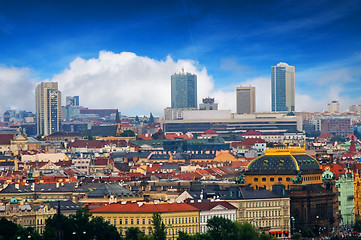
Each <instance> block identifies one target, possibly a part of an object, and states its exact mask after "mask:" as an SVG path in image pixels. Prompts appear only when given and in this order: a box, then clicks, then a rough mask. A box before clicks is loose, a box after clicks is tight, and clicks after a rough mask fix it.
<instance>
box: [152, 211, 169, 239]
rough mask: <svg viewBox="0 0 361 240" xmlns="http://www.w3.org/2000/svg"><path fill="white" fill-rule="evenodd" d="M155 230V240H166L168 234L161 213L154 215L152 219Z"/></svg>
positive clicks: (153, 232)
mask: <svg viewBox="0 0 361 240" xmlns="http://www.w3.org/2000/svg"><path fill="white" fill-rule="evenodd" d="M152 224H153V229H152V239H154V240H166V236H167V232H166V229H165V225H164V223H163V221H162V217H161V216H160V214H159V213H153V219H152Z"/></svg>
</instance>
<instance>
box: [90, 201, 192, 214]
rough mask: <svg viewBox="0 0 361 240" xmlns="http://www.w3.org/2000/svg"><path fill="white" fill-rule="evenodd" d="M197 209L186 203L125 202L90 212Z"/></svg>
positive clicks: (153, 211)
mask: <svg viewBox="0 0 361 240" xmlns="http://www.w3.org/2000/svg"><path fill="white" fill-rule="evenodd" d="M189 211H199V210H198V209H197V208H195V207H193V206H191V205H189V204H187V203H162V204H150V203H143V204H142V203H139V204H138V203H127V204H120V203H115V204H109V205H106V206H103V207H100V208H97V209H93V210H91V211H90V212H92V213H107V212H114V213H155V212H158V213H166V212H189Z"/></svg>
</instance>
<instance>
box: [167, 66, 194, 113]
mask: <svg viewBox="0 0 361 240" xmlns="http://www.w3.org/2000/svg"><path fill="white" fill-rule="evenodd" d="M171 85H172V87H171V96H172V97H171V98H172V99H171V106H172V108H197V75H195V74H191V73H188V72H187V73H185V72H184V70H183V69H182V72H181V73H175V74H173V75H172V77H171Z"/></svg>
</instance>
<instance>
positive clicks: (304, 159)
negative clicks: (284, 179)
mask: <svg viewBox="0 0 361 240" xmlns="http://www.w3.org/2000/svg"><path fill="white" fill-rule="evenodd" d="M299 170H301V171H302V172H304V171H306V172H307V171H314V170H316V171H320V165H319V164H318V162H317V160H316V159H314V158H312V157H311V156H309V155H307V154H293V155H263V156H261V157H258V158H256V159H254V160H253V161H252V162H251V163H250V164H249V165H248V167H247V172H274V171H278V172H289V171H299Z"/></svg>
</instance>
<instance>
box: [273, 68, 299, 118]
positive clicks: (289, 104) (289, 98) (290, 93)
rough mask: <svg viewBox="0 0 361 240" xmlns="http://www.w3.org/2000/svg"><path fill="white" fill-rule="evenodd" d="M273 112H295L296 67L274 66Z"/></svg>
mask: <svg viewBox="0 0 361 240" xmlns="http://www.w3.org/2000/svg"><path fill="white" fill-rule="evenodd" d="M271 90H272V111H274V112H277V111H287V112H294V111H295V67H294V66H289V65H288V64H287V63H282V62H281V63H279V64H277V66H272V75H271Z"/></svg>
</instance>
